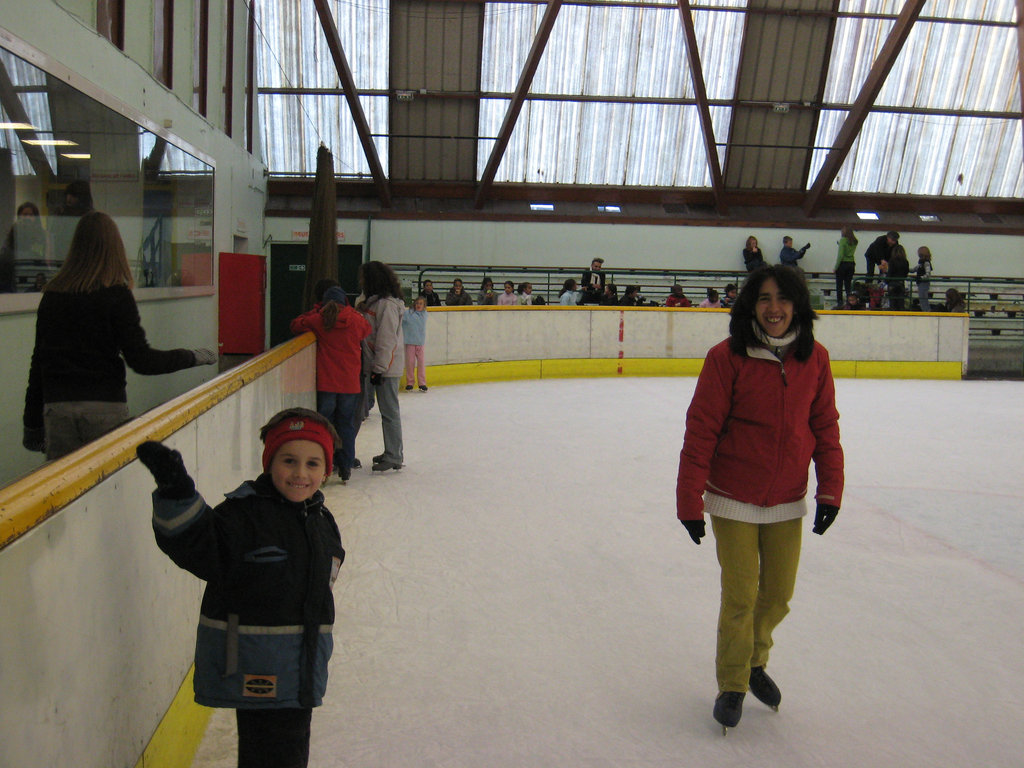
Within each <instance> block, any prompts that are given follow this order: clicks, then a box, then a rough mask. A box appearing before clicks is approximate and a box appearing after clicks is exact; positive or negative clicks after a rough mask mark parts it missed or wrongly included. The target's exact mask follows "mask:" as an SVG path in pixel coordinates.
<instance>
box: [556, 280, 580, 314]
mask: <svg viewBox="0 0 1024 768" xmlns="http://www.w3.org/2000/svg"><path fill="white" fill-rule="evenodd" d="M558 303H559V304H561V305H562V306H563V307H575V306H576V305H577V304H579V303H580V292H579V291H578V290H576V281H575V280H573V279H572V278H571V277H570V278H567V279H566V281H565V282H564V283H562V290H560V291H559V292H558Z"/></svg>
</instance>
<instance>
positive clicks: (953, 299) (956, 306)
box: [942, 288, 967, 312]
mask: <svg viewBox="0 0 1024 768" xmlns="http://www.w3.org/2000/svg"><path fill="white" fill-rule="evenodd" d="M942 309H943V311H944V312H966V311H967V301H966V300H965V299H964V295H963V294H962V293H960V291H958V290H957V289H956V288H948V289H946V303H945V304H944V305H943V308H942Z"/></svg>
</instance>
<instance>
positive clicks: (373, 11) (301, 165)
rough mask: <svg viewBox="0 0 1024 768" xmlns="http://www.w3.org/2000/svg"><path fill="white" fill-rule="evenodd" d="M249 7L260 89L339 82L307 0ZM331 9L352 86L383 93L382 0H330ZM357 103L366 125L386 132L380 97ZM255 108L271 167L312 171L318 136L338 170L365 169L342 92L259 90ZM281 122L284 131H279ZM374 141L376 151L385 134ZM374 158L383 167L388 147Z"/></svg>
mask: <svg viewBox="0 0 1024 768" xmlns="http://www.w3.org/2000/svg"><path fill="white" fill-rule="evenodd" d="M255 9H256V15H257V18H256V25H257V35H258V38H259V40H258V55H257V57H256V62H257V65H256V66H257V72H256V79H257V83H258V84H259V87H260V88H264V89H275V88H308V89H321V88H331V89H339V88H340V87H341V82H340V79H339V77H338V72H337V70H336V69H335V66H334V59H333V58H332V56H331V54H330V51H329V50H328V48H327V39H326V37H325V35H324V31H323V29H322V27H321V26H320V19H319V17H318V16H317V13H316V9H315V7H314V6H313V2H312V0H263V2H259V3H256V4H255ZM331 11H332V15H333V16H334V23H335V25H336V26H337V28H338V36H339V38H340V39H341V45H342V48H343V50H344V51H345V57H346V58H347V59H348V64H349V68H350V69H351V70H352V76H353V77H354V78H355V83H356V88H357V89H359V90H360V91H364V90H373V91H377V90H379V91H386V90H387V88H388V77H389V75H388V60H389V55H390V52H389V45H388V41H389V14H390V4H389V2H388V0H360V2H358V3H343V2H337V1H336V0H335V1H332V2H331ZM367 41H373V44H372V45H369V44H367ZM377 102H383V103H377ZM360 103H361V104H362V105H363V109H364V110H365V111H366V119H367V122H368V123H369V125H370V130H371V131H372V132H373V133H374V134H382V135H383V134H387V132H388V110H387V99H368V98H363V97H360ZM369 104H373V110H374V111H373V112H372V113H371V112H370V111H368V109H367V106H368V105H369ZM258 109H259V115H260V119H261V122H262V125H263V136H264V141H263V147H264V153H265V155H266V157H265V160H266V163H267V167H268V168H269V169H270V172H271V173H292V174H295V173H297V174H303V173H310V174H312V173H315V171H316V150H317V148H318V147H319V145H320V142H323V143H324V144H326V145H327V146H328V147H330V148H331V151H332V152H333V153H334V160H335V166H336V168H337V169H338V172H339V173H340V174H342V175H363V174H364V173H365V174H367V175H368V173H369V171H368V165H367V162H366V159H365V156H364V153H363V150H362V146H361V145H360V144H359V141H358V138H355V139H353V137H355V129H354V126H353V125H352V119H351V115H350V112H349V109H348V104H347V103H346V101H345V98H344V96H342V95H319V96H315V97H314V96H290V95H289V96H282V95H279V94H261V95H260V97H259V100H258ZM289 110H290V111H289ZM286 126H287V127H288V130H287V131H286V132H284V133H282V132H280V131H281V129H282V128H283V127H286ZM339 139H340V141H339ZM375 141H376V143H377V144H378V152H380V146H381V145H382V144H385V145H386V140H385V139H375ZM310 158H312V162H310V160H309V159H310ZM380 159H381V163H382V164H383V165H384V167H385V172H386V171H387V153H386V152H383V153H381V154H380Z"/></svg>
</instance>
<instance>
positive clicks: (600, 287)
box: [580, 258, 605, 304]
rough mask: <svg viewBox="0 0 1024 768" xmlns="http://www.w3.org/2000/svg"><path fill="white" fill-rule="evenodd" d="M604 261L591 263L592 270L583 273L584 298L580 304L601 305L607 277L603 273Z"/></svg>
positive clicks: (598, 260)
mask: <svg viewBox="0 0 1024 768" xmlns="http://www.w3.org/2000/svg"><path fill="white" fill-rule="evenodd" d="M603 265H604V259H601V258H597V259H594V260H593V261H592V262H590V269H588V270H587V271H586V272H584V273H583V298H582V300H581V301H580V304H600V303H601V296H602V294H604V284H605V279H604V277H605V275H604V272H602V271H601V267H602V266H603Z"/></svg>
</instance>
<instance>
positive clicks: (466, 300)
mask: <svg viewBox="0 0 1024 768" xmlns="http://www.w3.org/2000/svg"><path fill="white" fill-rule="evenodd" d="M444 303H445V304H447V305H448V306H449V307H468V306H471V305H472V304H473V299H471V298H470V296H469V294H468V293H466V289H465V287H464V286H463V285H462V279H461V278H458V277H456V278H455V279H454V280H452V289H451V290H450V291H448V298H446V299H445V301H444Z"/></svg>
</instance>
